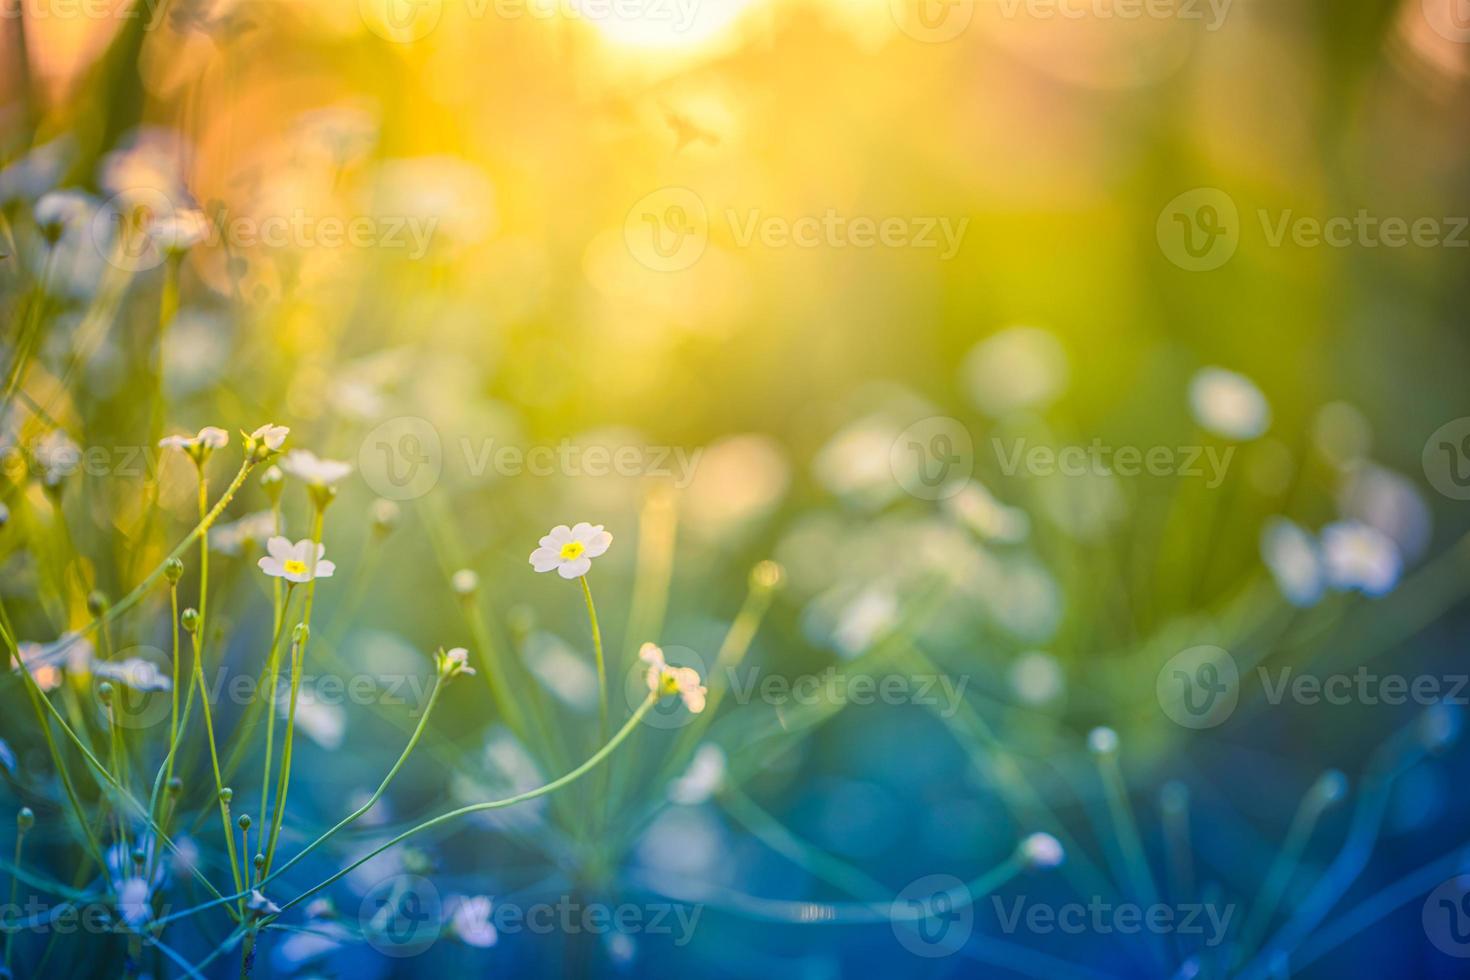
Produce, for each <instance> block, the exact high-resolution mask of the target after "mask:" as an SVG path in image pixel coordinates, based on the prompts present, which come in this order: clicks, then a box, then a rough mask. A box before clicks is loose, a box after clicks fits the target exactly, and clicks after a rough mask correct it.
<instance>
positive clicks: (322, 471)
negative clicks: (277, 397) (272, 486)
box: [257, 426, 352, 488]
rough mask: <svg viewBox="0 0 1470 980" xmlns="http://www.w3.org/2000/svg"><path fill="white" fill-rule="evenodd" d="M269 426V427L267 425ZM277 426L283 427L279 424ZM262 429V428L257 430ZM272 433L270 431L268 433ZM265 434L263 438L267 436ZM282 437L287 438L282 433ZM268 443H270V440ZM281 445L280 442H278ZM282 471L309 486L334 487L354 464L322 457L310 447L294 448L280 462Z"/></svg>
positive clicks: (349, 471)
mask: <svg viewBox="0 0 1470 980" xmlns="http://www.w3.org/2000/svg"><path fill="white" fill-rule="evenodd" d="M267 428H268V427H267ZM276 428H281V427H280V426H277V427H276ZM257 431H261V430H257ZM266 435H270V433H266ZM266 435H263V436H262V438H265V437H266ZM280 438H281V439H283V440H284V439H285V435H284V434H282V435H281V437H280ZM266 445H270V443H269V442H267V443H266ZM277 445H279V443H277ZM280 467H281V469H282V471H284V472H285V473H286V474H288V475H290V476H294V477H296V479H298V480H300V481H302V482H303V483H305V484H307V485H308V486H313V487H324V488H325V487H333V486H336V485H337V484H338V483H340V482H341V481H342V479H343V478H344V477H346V476H347V475H348V474H349V473H351V472H352V464H351V463H344V462H342V461H340V460H335V459H322V458H320V457H318V456H317V454H316V453H314V452H312V451H311V450H309V449H293V450H291V451H290V452H289V453H287V454H286V455H285V456H284V457H283V458H282V459H281V462H280Z"/></svg>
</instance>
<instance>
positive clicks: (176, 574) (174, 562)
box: [163, 558, 184, 585]
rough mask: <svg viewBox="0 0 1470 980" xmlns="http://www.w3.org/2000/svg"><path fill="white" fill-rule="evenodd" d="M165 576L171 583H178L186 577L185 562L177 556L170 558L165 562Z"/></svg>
mask: <svg viewBox="0 0 1470 980" xmlns="http://www.w3.org/2000/svg"><path fill="white" fill-rule="evenodd" d="M163 577H164V578H166V579H168V581H169V584H170V585H177V584H178V583H179V579H181V578H183V577H184V563H183V562H181V561H179V560H178V559H177V558H170V559H169V560H168V561H166V562H164V563H163Z"/></svg>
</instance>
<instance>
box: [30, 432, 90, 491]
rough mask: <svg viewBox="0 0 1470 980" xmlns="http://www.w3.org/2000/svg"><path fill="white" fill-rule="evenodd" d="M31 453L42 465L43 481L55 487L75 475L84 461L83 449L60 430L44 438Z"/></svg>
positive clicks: (37, 442) (38, 441)
mask: <svg viewBox="0 0 1470 980" xmlns="http://www.w3.org/2000/svg"><path fill="white" fill-rule="evenodd" d="M31 452H32V454H33V455H34V456H35V458H36V462H37V463H38V464H40V467H41V479H42V481H43V482H44V483H45V484H46V485H47V486H55V485H56V484H58V483H60V482H61V481H62V480H63V479H65V478H66V477H68V476H70V475H71V474H72V473H75V472H76V469H77V466H79V465H80V464H81V461H82V447H81V446H78V445H77V444H76V443H75V442H73V441H72V438H71V436H69V435H67V434H66V433H65V432H62V431H61V430H60V429H52V430H51V431H50V432H48V433H46V434H45V435H44V436H42V437H41V438H40V439H39V440H37V441H36V444H35V446H34V447H33V448H32V450H31Z"/></svg>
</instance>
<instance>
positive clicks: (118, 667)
mask: <svg viewBox="0 0 1470 980" xmlns="http://www.w3.org/2000/svg"><path fill="white" fill-rule="evenodd" d="M92 672H93V673H94V674H96V675H97V676H98V677H105V678H107V679H108V680H113V681H117V682H119V683H121V684H126V685H127V686H128V687H131V688H132V689H133V690H135V691H167V690H168V689H169V688H171V687H173V681H171V680H170V679H169V678H168V677H167V676H165V675H164V673H163V672H162V671H160V670H159V669H158V665H157V664H155V663H154V662H153V661H151V660H144V659H143V658H142V657H129V658H128V659H127V660H117V661H108V660H98V661H96V662H95V663H93V664H92Z"/></svg>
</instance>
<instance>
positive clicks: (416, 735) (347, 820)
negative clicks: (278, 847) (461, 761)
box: [267, 679, 444, 878]
mask: <svg viewBox="0 0 1470 980" xmlns="http://www.w3.org/2000/svg"><path fill="white" fill-rule="evenodd" d="M443 687H444V682H443V680H442V679H441V680H439V681H437V682H435V684H434V689H433V690H432V691H430V692H429V701H428V703H427V704H425V705H424V713H423V714H422V715H421V716H420V717H419V723H418V725H417V726H416V727H415V728H414V730H413V735H412V736H411V737H410V738H409V740H408V745H407V746H405V747H404V749H403V754H401V755H400V756H399V757H398V761H397V762H395V763H393V768H392V769H389V770H388V775H386V776H384V777H383V781H382V783H380V784H379V785H378V788H377V790H376V791H375V792H374V793H373V795H372V796H370V797H368V799H367V802H366V803H364V804H363V805H362V806H360V807H358V808H357V809H356V810H354V811H353V812H352V813H351V814H349V815H348V816H346V817H343V818H342V819H341V820H340V821H338V823H337V825H336V826H335V827H333V828H332V829H331V830H329V831H327V832H326V833H324V834H322V835H321V836H320V837H318V838H317V839H316V840H314V841H312V842H311V843H310V844H307V845H306V846H305V847H303V848H302V849H301V850H300V851H298V852H297V853H296V854H295V856H293V857H292V858H291V860H289V861H287V862H286V863H285V864H283V865H281V866H280V868H278V869H277V870H276V873H275V874H274V875H271V877H273V878H274V877H276V876H277V875H282V874H285V873H286V871H288V870H289V869H290V868H291V867H292V866H293V865H294V864H296V862H297V861H300V860H301V859H302V858H304V857H306V855H308V854H310V853H311V852H312V851H314V850H316V849H317V848H318V847H320V846H321V845H323V844H325V843H326V842H327V841H328V840H330V839H331V838H332V836H333V835H334V834H336V833H337V831H339V830H341V829H343V828H344V827H346V826H348V825H349V824H352V823H354V822H355V821H357V820H358V819H359V818H360V817H362V815H363V814H365V813H367V812H368V811H369V810H371V809H372V808H373V807H374V806H375V805H376V804H377V802H378V800H380V799H382V798H383V794H384V793H385V792H387V790H388V784H389V783H391V782H393V777H395V776H397V775H398V770H400V769H402V768H403V764H404V763H405V762H407V761H408V757H409V755H410V754H411V753H412V752H413V750H414V747H415V746H416V745H418V744H419V739H420V738H422V737H423V734H424V729H425V728H426V727H427V726H428V724H429V715H430V714H432V713H433V711H434V705H435V703H437V702H438V700H439V691H440V690H441V689H442V688H443ZM267 870H269V869H267Z"/></svg>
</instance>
